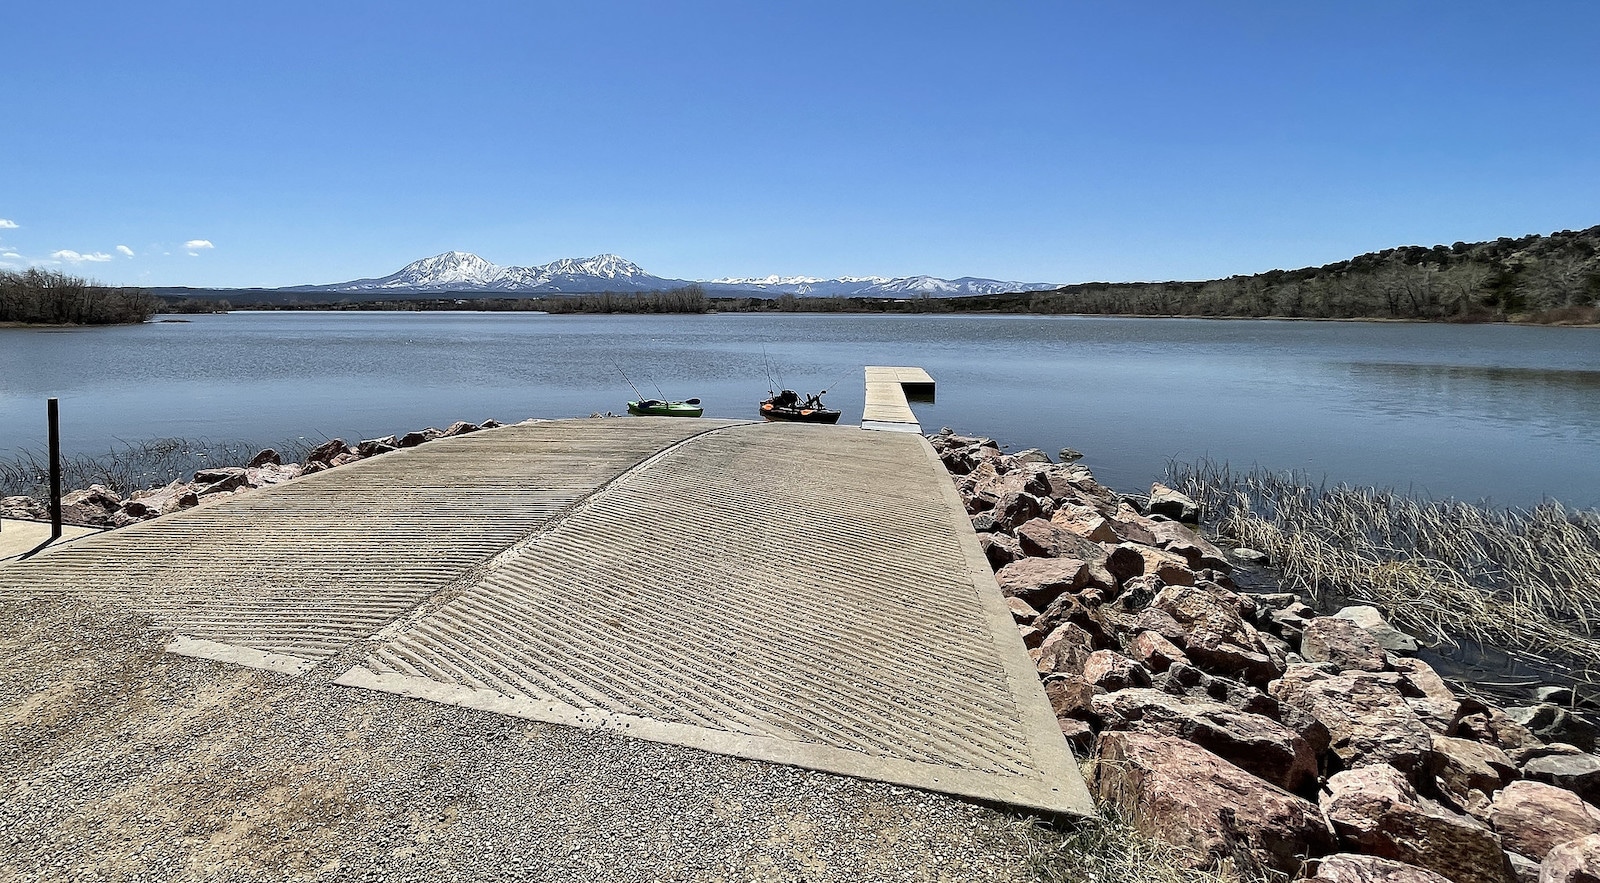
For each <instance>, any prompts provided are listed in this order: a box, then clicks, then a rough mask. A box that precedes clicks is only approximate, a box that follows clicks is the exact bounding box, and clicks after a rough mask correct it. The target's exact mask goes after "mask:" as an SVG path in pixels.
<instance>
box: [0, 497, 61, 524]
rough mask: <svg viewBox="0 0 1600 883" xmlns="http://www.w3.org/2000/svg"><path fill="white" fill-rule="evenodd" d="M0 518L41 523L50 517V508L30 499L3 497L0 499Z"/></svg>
mask: <svg viewBox="0 0 1600 883" xmlns="http://www.w3.org/2000/svg"><path fill="white" fill-rule="evenodd" d="M0 516H3V517H5V518H21V519H23V520H27V521H42V520H44V519H47V518H49V517H50V507H49V506H46V505H45V504H43V503H41V502H39V501H38V500H35V499H34V498H32V497H23V496H14V497H5V498H3V499H0Z"/></svg>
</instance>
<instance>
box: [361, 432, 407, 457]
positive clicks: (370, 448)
mask: <svg viewBox="0 0 1600 883" xmlns="http://www.w3.org/2000/svg"><path fill="white" fill-rule="evenodd" d="M399 448H400V440H399V439H397V438H395V437H394V436H392V435H386V436H384V437H382V438H368V439H362V440H361V441H360V442H357V443H356V453H357V454H359V455H360V456H363V457H376V456H377V455H379V454H387V453H389V452H390V451H395V450H399Z"/></svg>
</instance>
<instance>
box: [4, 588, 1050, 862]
mask: <svg viewBox="0 0 1600 883" xmlns="http://www.w3.org/2000/svg"><path fill="white" fill-rule="evenodd" d="M169 637H170V635H168V634H166V633H163V632H162V631H160V630H159V629H156V628H155V627H153V625H152V624H151V623H150V622H149V621H148V620H147V619H145V618H143V617H141V616H137V615H134V614H130V613H128V612H126V611H125V610H119V609H115V608H111V607H105V606H94V605H88V604H80V603H74V602H63V601H59V600H57V601H51V602H41V601H5V602H0V794H3V795H4V800H3V802H0V846H3V847H4V848H3V849H0V878H3V879H8V880H10V879H16V880H63V879H71V880H237V881H245V880H273V881H277V880H439V879H451V880H552V881H554V880H582V881H587V883H594V881H601V880H604V881H606V883H610V881H631V880H640V881H657V880H660V881H690V880H773V881H795V883H799V881H805V883H822V881H843V880H909V881H925V880H926V881H945V880H949V881H957V880H959V881H968V880H996V881H1011V880H1030V879H1034V875H1035V869H1034V867H1033V865H1032V862H1031V859H1030V854H1031V852H1032V851H1033V850H1035V849H1037V848H1038V846H1039V841H1040V835H1039V832H1038V831H1037V830H1032V831H1030V829H1029V825H1028V823H1027V822H1026V821H1025V820H1022V819H1019V818H1017V817H1015V816H1011V815H1008V814H1006V813H1005V812H1003V811H1000V810H997V809H993V808H989V807H985V806H980V805H977V804H974V803H970V802H965V801H961V800H956V799H952V798H949V797H945V796H942V795H937V794H930V793H924V792H920V791H914V790H911V789H906V788H898V787H893V786H889V785H884V784H881V783H876V782H867V781H861V780H856V779H848V778H841V777H836V776H832V775H827V774H823V773H815V772H810V771H806V770H801V769H795V768H790V767H781V766H774V765H770V764H763V763H757V762H752V761H744V760H738V759H735V758H728V757H722V756H719V755H713V754H707V753H704V752H700V751H695V750H692V749H686V748H679V747H676V746H670V745H659V744H654V743H649V742H642V741H637V740H630V739H626V738H623V737H619V736H614V735H610V734H606V733H599V732H591V731H583V730H576V729H570V728H565V727H556V726H550V725H545V724H539V723H535V722H530V721H524V720H520V719H513V718H506V717H500V716H497V715H493V714H488V713H484V712H478V711H473V710H470V709H463V708H457V707H453V706H444V705H438V704H435V703H431V702H422V701H415V700H408V699H403V698H399V697H394V696H389V695H386V694H382V693H377V692H373V691H369V690H354V689H347V688H343V687H338V686H335V685H332V684H331V683H330V681H331V680H332V678H333V677H334V676H336V675H337V674H338V673H339V672H341V671H343V669H344V668H345V667H347V665H348V663H349V661H350V660H349V659H347V658H346V654H341V656H339V657H335V658H334V659H333V660H331V661H330V662H329V663H326V664H324V665H322V666H321V667H319V668H317V669H316V670H314V671H312V672H311V673H310V674H308V675H304V676H302V677H299V678H288V677H285V676H282V675H277V674H272V673H266V672H260V671H254V670H250V669H244V668H238V667H234V666H229V665H225V664H220V663H214V662H208V661H203V660H195V659H189V658H185V657H179V656H173V655H168V654H166V653H163V652H162V649H161V648H162V647H163V646H164V644H165V642H166V641H167V639H168V638H169ZM360 652H364V650H363V648H361V647H356V648H352V650H351V653H360ZM1051 836H1053V835H1051ZM1048 839H1049V837H1048V836H1047V837H1046V840H1048Z"/></svg>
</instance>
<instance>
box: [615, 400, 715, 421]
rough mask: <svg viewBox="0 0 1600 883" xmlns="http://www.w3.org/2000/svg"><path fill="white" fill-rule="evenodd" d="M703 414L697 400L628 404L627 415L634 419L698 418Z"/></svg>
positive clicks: (650, 401) (703, 411)
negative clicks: (632, 416)
mask: <svg viewBox="0 0 1600 883" xmlns="http://www.w3.org/2000/svg"><path fill="white" fill-rule="evenodd" d="M705 412H706V409H705V408H702V407H700V400H699V399H688V400H686V401H682V402H663V401H661V400H660V399H644V400H642V401H637V402H629V403H628V413H629V414H632V415H634V416H635V417H699V416H700V415H701V414H704V413H705Z"/></svg>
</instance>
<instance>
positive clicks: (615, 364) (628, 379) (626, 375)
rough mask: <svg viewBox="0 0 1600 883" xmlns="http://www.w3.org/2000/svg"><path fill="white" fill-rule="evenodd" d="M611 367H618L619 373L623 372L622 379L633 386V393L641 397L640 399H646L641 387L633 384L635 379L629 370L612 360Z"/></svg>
mask: <svg viewBox="0 0 1600 883" xmlns="http://www.w3.org/2000/svg"><path fill="white" fill-rule="evenodd" d="M611 367H613V368H615V369H617V373H618V374H621V375H622V379H623V380H626V381H627V382H628V386H630V387H633V394H634V395H636V396H638V397H639V401H641V402H642V401H645V395H644V393H642V392H640V391H639V387H637V386H634V385H633V379H632V378H630V377H628V372H626V371H624V370H622V366H621V365H618V364H617V363H616V362H612V363H611Z"/></svg>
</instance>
